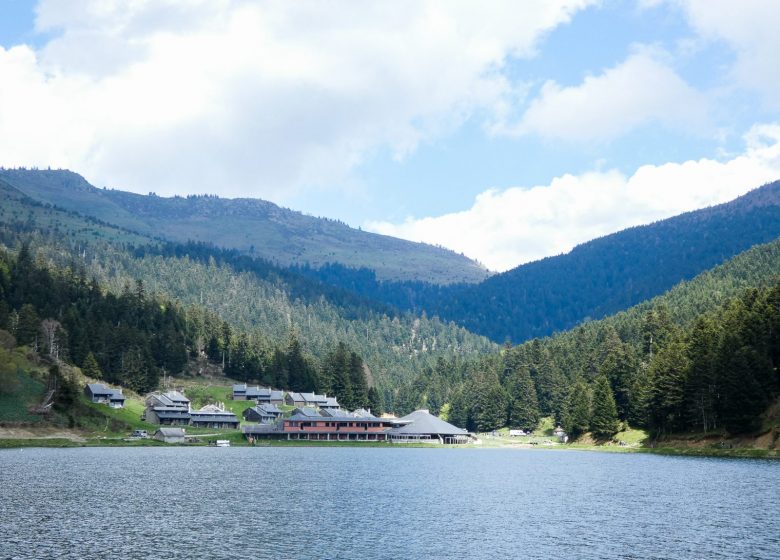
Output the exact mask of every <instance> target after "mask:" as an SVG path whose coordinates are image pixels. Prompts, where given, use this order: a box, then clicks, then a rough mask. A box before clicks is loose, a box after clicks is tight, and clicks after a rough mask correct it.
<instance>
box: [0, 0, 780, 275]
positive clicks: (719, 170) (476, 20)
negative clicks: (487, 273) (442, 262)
mask: <svg viewBox="0 0 780 560" xmlns="http://www.w3.org/2000/svg"><path fill="white" fill-rule="evenodd" d="M778 29H780V4H778V2H776V1H775V0H763V1H762V0H741V1H740V2H734V1H733V0H669V1H663V0H639V1H637V2H628V1H625V2H622V1H621V2H618V1H609V0H605V1H601V2H598V1H591V0H559V1H552V0H525V1H523V2H517V1H514V0H509V1H506V2H502V1H492V2H466V1H463V2H458V1H455V0H442V1H432V0H431V1H426V0H409V1H406V2H405V1H403V0H393V1H384V2H370V1H365V2H354V1H343V2H339V1H331V2H319V1H317V2H314V1H312V2H308V1H305V0H304V1H296V2H289V1H267V2H266V1H251V2H250V1H241V0H187V1H180V0H127V1H120V0H69V1H67V2H65V1H62V0H40V1H37V2H36V1H28V0H0V165H3V166H6V167H12V166H20V165H23V166H39V167H46V166H51V167H64V168H69V169H72V170H74V171H77V172H79V173H81V174H82V175H84V176H85V177H86V178H87V179H88V180H89V181H90V182H92V183H93V184H96V185H98V186H111V187H115V188H121V189H124V190H130V191H135V192H141V193H147V192H150V191H154V192H156V193H158V194H159V195H172V194H184V193H217V194H219V195H221V196H226V197H239V196H251V197H260V198H265V199H268V200H272V201H274V202H276V203H279V204H282V205H284V206H287V207H291V208H294V209H297V210H302V211H304V212H307V213H310V214H313V215H319V216H328V217H331V218H338V219H342V220H344V221H346V222H347V223H349V224H350V225H353V226H355V227H358V226H360V227H363V228H364V229H370V230H373V231H378V232H381V233H387V234H391V235H396V236H400V237H405V238H408V239H413V240H420V241H426V242H430V243H436V244H440V245H443V246H446V247H449V248H452V249H454V250H456V251H458V252H463V253H465V254H466V255H468V256H470V257H473V258H475V259H478V260H480V261H481V262H483V263H484V264H485V265H487V266H488V267H489V268H491V269H493V270H506V269H508V268H511V267H513V266H516V265H518V264H520V263H523V262H527V261H530V260H534V259H537V258H540V257H544V256H547V255H552V254H558V253H561V252H565V251H568V250H569V249H571V248H572V247H573V246H574V245H576V244H577V243H581V242H583V241H586V240H588V239H592V238H594V237H597V236H600V235H604V234H606V233H610V232H613V231H617V230H620V229H623V228H625V227H627V226H631V225H636V224H641V223H648V222H651V221H653V220H657V219H660V218H664V217H668V216H671V215H674V214H678V213H680V212H683V211H687V210H691V209H695V208H700V207H704V206H707V205H711V204H716V203H719V202H723V201H726V200H729V199H731V198H734V197H735V196H738V195H740V194H742V193H744V192H746V191H748V190H750V189H751V188H754V187H757V186H759V185H761V184H763V183H765V182H768V181H771V180H775V179H780V70H778V62H777V53H778V52H780V33H778V31H777V30H778Z"/></svg>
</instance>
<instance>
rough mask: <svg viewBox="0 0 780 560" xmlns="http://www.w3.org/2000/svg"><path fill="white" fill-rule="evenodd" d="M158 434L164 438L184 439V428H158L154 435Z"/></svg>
mask: <svg viewBox="0 0 780 560" xmlns="http://www.w3.org/2000/svg"><path fill="white" fill-rule="evenodd" d="M158 432H159V433H160V434H162V435H164V436H166V437H184V428H158V429H157V431H156V432H155V434H157V433H158Z"/></svg>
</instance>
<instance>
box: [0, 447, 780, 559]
mask: <svg viewBox="0 0 780 560" xmlns="http://www.w3.org/2000/svg"><path fill="white" fill-rule="evenodd" d="M0 496H2V499H1V500H0V558H36V559H37V558H79V559H82V558H84V559H85V558H111V557H116V558H144V559H145V558H177V559H178V558H182V559H184V558H186V559H193V558H196V559H221V558H246V559H255V558H334V559H336V558H338V559H345V558H388V559H396V558H399V559H401V558H425V559H428V558H464V559H470V558H491V559H498V558H510V557H512V558H675V559H677V558H740V559H742V558H773V559H777V558H780V463H779V462H772V461H762V460H727V459H699V458H681V457H662V456H654V455H644V454H642V455H639V454H637V455H629V454H609V453H587V452H576V451H571V452H555V451H541V450H539V451H536V450H505V449H494V450H490V449H400V448H391V449H383V448H365V449H356V448H303V447H301V448H273V447H272V448H259V447H258V448H228V449H219V448H171V447H166V448H119V449H101V448H84V449H24V450H21V451H20V450H18V449H17V450H6V451H0Z"/></svg>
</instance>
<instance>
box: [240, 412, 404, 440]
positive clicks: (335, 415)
mask: <svg viewBox="0 0 780 560" xmlns="http://www.w3.org/2000/svg"><path fill="white" fill-rule="evenodd" d="M393 425H394V424H393V421H392V420H389V419H385V418H376V417H375V416H371V415H355V414H354V413H351V412H347V411H345V410H341V409H323V410H320V411H317V410H315V409H313V408H310V407H301V408H297V409H295V410H293V413H292V416H290V417H289V418H284V419H283V420H282V421H281V422H279V423H277V424H275V425H270V426H269V425H263V424H256V425H249V426H243V427H242V431H243V432H244V435H245V436H246V437H247V438H250V437H251V438H276V439H288V440H315V441H318V440H319V441H323V440H324V441H384V440H385V439H386V438H387V431H388V430H389V429H390V428H392V427H393Z"/></svg>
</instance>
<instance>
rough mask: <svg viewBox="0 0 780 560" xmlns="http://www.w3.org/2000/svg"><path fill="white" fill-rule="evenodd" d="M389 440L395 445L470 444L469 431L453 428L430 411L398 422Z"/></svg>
mask: <svg viewBox="0 0 780 560" xmlns="http://www.w3.org/2000/svg"><path fill="white" fill-rule="evenodd" d="M397 423H398V425H397V426H396V427H394V428H393V429H391V430H390V431H389V432H388V434H387V438H388V440H389V441H391V442H393V443H447V444H457V443H468V442H469V440H470V439H471V435H470V434H469V433H468V431H466V430H464V429H462V428H458V427H457V426H453V425H452V424H450V423H449V422H445V421H444V420H442V419H441V418H439V417H437V416H434V415H433V414H431V413H430V412H429V411H428V410H424V409H423V410H415V411H414V412H412V413H411V414H407V415H406V416H404V417H403V418H400V419H399V420H398V421H397Z"/></svg>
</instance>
